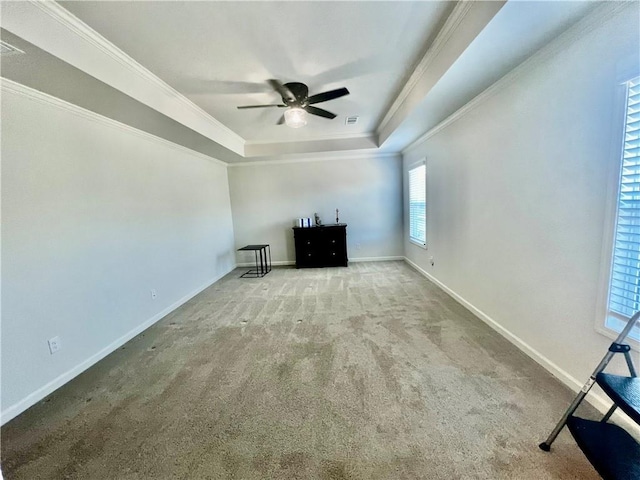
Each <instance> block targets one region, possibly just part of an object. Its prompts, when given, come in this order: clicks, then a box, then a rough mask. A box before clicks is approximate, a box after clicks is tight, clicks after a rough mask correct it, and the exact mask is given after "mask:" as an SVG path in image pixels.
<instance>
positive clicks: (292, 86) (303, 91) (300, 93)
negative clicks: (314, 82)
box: [282, 82, 309, 107]
mask: <svg viewBox="0 0 640 480" xmlns="http://www.w3.org/2000/svg"><path fill="white" fill-rule="evenodd" d="M284 86H285V87H287V88H288V89H289V91H290V92H291V93H293V96H294V97H296V98H295V99H290V98H285V97H282V101H283V102H284V104H285V105H287V106H288V107H294V106H295V107H306V106H307V105H308V104H307V98H309V87H307V86H306V85H305V84H304V83H299V82H290V83H285V84H284Z"/></svg>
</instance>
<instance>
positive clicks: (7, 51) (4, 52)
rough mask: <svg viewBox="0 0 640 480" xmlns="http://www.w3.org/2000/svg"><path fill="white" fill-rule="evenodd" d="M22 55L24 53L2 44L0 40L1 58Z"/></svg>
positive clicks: (5, 43)
mask: <svg viewBox="0 0 640 480" xmlns="http://www.w3.org/2000/svg"><path fill="white" fill-rule="evenodd" d="M22 53H24V52H23V51H22V50H20V49H19V48H16V47H14V46H13V45H9V44H8V43H7V42H3V41H2V40H0V55H2V56H3V57H4V56H7V55H20V54H22Z"/></svg>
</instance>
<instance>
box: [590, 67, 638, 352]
mask: <svg viewBox="0 0 640 480" xmlns="http://www.w3.org/2000/svg"><path fill="white" fill-rule="evenodd" d="M639 74H640V72H633V74H631V73H627V74H626V75H624V76H623V77H621V76H619V88H618V91H617V94H616V98H615V108H614V115H615V120H614V121H613V122H612V128H613V131H612V136H611V138H612V139H613V141H612V148H611V149H612V153H611V157H610V158H612V159H614V161H611V162H609V163H610V168H609V171H608V172H607V186H608V187H607V199H606V202H607V210H606V214H605V225H604V236H603V242H602V248H603V253H602V256H601V258H602V262H601V265H600V277H601V280H600V285H601V288H600V295H599V297H598V300H597V309H596V312H597V315H596V326H595V328H596V331H597V332H598V333H600V334H602V335H604V336H606V337H608V338H610V339H614V340H615V339H616V338H617V337H618V335H619V334H620V331H619V330H614V329H612V328H610V327H609V326H608V325H607V317H608V316H609V294H610V290H611V275H612V272H613V253H614V246H615V235H616V229H617V217H618V200H619V195H620V187H621V174H622V165H623V153H624V135H625V129H626V113H627V82H629V81H630V80H633V79H634V78H636V77H637V76H638V75H639ZM625 343H627V344H629V345H630V346H631V348H633V349H634V350H637V351H640V342H639V341H637V340H635V339H634V338H632V337H627V339H626V340H625Z"/></svg>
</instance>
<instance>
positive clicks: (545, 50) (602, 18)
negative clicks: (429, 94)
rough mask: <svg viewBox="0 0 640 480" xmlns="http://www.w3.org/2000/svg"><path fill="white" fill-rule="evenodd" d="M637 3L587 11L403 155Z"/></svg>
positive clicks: (616, 3) (626, 3)
mask: <svg viewBox="0 0 640 480" xmlns="http://www.w3.org/2000/svg"><path fill="white" fill-rule="evenodd" d="M634 5H637V2H629V1H623V2H603V4H602V5H599V6H598V7H596V8H595V9H594V10H593V12H591V13H590V14H588V15H587V16H586V17H584V18H583V19H582V20H580V21H578V22H577V23H576V24H574V25H573V26H572V27H571V28H569V29H568V30H566V31H565V32H563V33H562V34H561V35H560V36H558V37H557V38H556V40H555V41H552V42H551V43H549V44H547V45H546V46H544V47H542V48H541V49H540V50H538V51H537V52H536V53H534V54H533V55H532V56H530V57H529V58H528V59H526V60H525V61H524V62H522V63H521V64H520V65H518V66H517V67H515V68H514V69H513V70H511V71H510V72H509V73H507V74H506V75H505V76H504V77H502V78H500V79H499V80H498V81H497V82H495V83H494V84H493V85H491V86H490V87H489V88H487V89H486V90H484V91H482V92H481V93H480V94H478V95H477V96H476V97H474V98H473V99H471V100H470V101H469V102H468V103H466V104H465V105H463V106H462V107H460V108H459V109H458V110H456V111H455V112H453V113H452V114H451V115H449V116H448V117H447V118H445V119H444V120H443V121H442V122H440V123H439V124H437V125H436V126H435V127H433V128H432V129H430V130H428V131H427V132H425V133H424V134H423V135H421V136H420V137H418V138H417V139H416V140H414V141H413V142H412V143H411V144H409V145H407V146H406V147H405V148H404V149H403V150H402V153H403V154H407V153H409V152H411V151H413V150H415V149H416V148H418V147H420V146H421V145H422V144H423V143H425V142H426V141H427V140H429V139H430V138H431V137H433V136H434V135H436V134H437V133H439V132H440V131H442V130H444V129H445V128H447V127H448V126H450V125H451V124H453V123H454V122H456V121H457V120H459V119H461V118H462V117H464V116H465V115H466V114H468V113H469V112H471V111H472V110H474V109H476V108H477V107H479V106H480V105H482V104H483V103H484V102H485V101H486V100H488V99H489V98H491V97H492V96H494V95H496V94H497V93H499V92H500V91H501V90H503V89H505V88H507V87H508V86H509V85H512V84H513V83H515V82H516V81H517V80H518V79H519V78H520V77H522V76H523V75H526V74H527V73H529V72H531V71H533V70H534V69H536V68H537V67H538V66H539V65H541V64H542V63H544V62H545V61H547V60H548V59H549V58H552V57H553V56H555V55H556V54H558V53H559V52H560V51H562V50H564V49H566V48H567V46H568V45H569V44H571V43H573V42H574V41H576V40H578V39H579V38H581V37H582V36H583V35H584V34H585V33H586V32H588V31H590V30H592V29H594V28H595V27H597V26H599V25H602V24H603V23H605V22H606V21H607V20H609V19H610V18H612V17H613V16H614V15H615V14H616V13H617V12H619V11H620V10H623V9H625V8H629V7H631V6H634Z"/></svg>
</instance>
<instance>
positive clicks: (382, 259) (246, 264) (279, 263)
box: [236, 256, 404, 268]
mask: <svg viewBox="0 0 640 480" xmlns="http://www.w3.org/2000/svg"><path fill="white" fill-rule="evenodd" d="M393 260H404V257H402V256H399V257H358V258H349V262H351V263H358V262H389V261H393ZM295 264H296V262H295V260H278V261H274V262H271V265H272V266H274V267H283V266H290V265H295ZM255 266H256V264H255V262H243V263H238V264H236V267H238V268H251V267H255Z"/></svg>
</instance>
